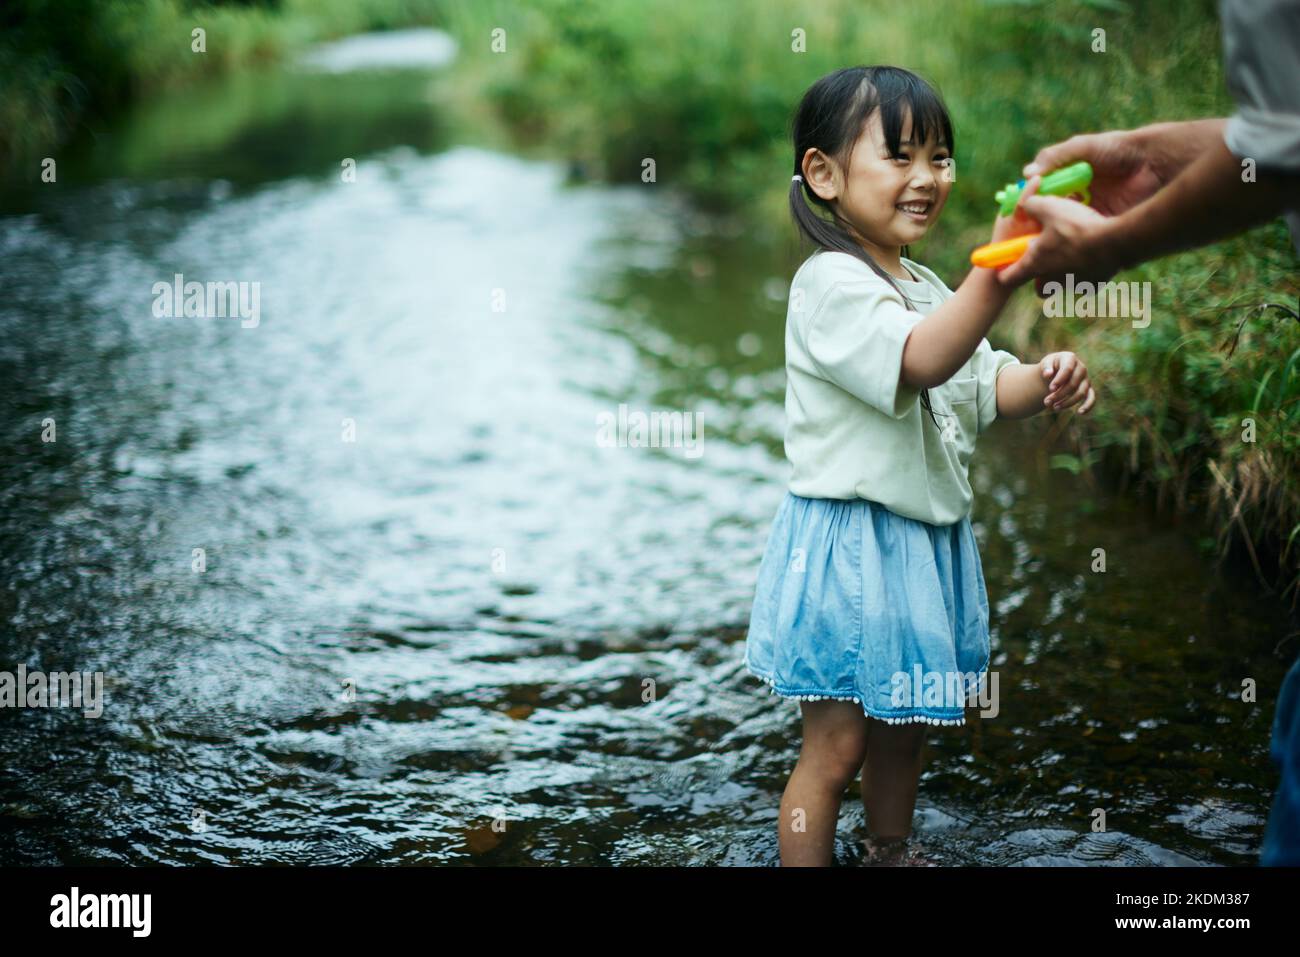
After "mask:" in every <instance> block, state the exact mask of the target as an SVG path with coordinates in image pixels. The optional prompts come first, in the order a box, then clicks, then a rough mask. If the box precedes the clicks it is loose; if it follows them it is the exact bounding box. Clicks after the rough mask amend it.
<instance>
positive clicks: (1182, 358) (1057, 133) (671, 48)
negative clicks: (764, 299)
mask: <svg viewBox="0 0 1300 957" xmlns="http://www.w3.org/2000/svg"><path fill="white" fill-rule="evenodd" d="M441 6H442V10H443V16H442V25H443V26H445V27H446V28H447V29H449V30H450V31H451V32H452V33H453V34H454V35H455V36H456V38H457V40H458V41H460V43H461V45H462V50H463V51H464V52H463V59H462V62H461V63H460V64H459V83H460V86H459V91H458V96H459V98H460V99H461V101H462V103H464V102H481V105H482V107H483V108H484V109H489V108H490V109H492V110H493V111H495V112H496V114H497V115H499V116H500V117H501V118H502V119H503V120H504V121H505V123H507V124H508V125H509V126H510V127H511V128H512V129H514V130H515V131H516V132H517V134H518V136H519V137H520V142H521V143H525V144H528V145H531V146H532V147H534V148H536V149H540V150H542V151H545V152H549V153H551V154H553V155H558V156H564V157H567V158H570V159H572V160H574V161H575V162H576V163H579V164H581V167H582V168H586V169H588V170H591V171H593V172H594V173H595V174H596V175H599V176H602V177H604V178H608V179H610V180H614V181H627V182H638V181H639V179H640V174H641V169H642V160H643V159H644V158H645V157H653V158H654V159H655V161H656V166H657V178H658V183H657V184H656V185H658V186H661V187H665V186H666V187H674V188H680V189H683V190H686V191H688V192H689V194H690V195H691V196H692V198H693V199H694V200H695V201H696V202H698V203H700V204H702V205H704V206H706V207H709V208H714V209H718V210H729V211H739V212H740V213H741V214H742V215H743V216H744V217H745V219H746V220H747V223H748V225H749V227H750V228H751V229H752V230H753V231H754V232H755V233H758V234H762V235H766V236H770V237H772V239H773V241H774V242H782V243H787V244H789V246H790V248H791V256H792V265H793V263H794V262H797V258H801V255H802V254H801V253H799V252H798V250H797V248H796V247H795V246H794V243H793V240H792V227H791V226H790V224H789V216H788V212H787V209H786V201H787V195H788V194H787V188H788V185H789V176H790V173H791V170H792V165H793V156H792V147H791V144H790V142H789V139H788V132H787V131H788V123H789V120H790V116H791V112H792V110H793V108H794V106H795V104H796V103H797V101H798V98H799V96H800V95H801V94H802V92H803V90H804V89H806V88H807V86H808V85H809V84H810V83H812V82H813V81H814V80H815V79H816V78H817V77H819V76H821V75H823V74H825V73H827V72H830V71H831V70H834V69H838V68H840V67H842V66H846V65H852V64H859V63H896V64H899V65H902V66H907V67H909V68H911V69H914V70H917V71H918V72H921V73H922V74H923V75H925V76H927V77H928V78H930V79H931V80H932V81H934V82H935V83H936V84H937V85H938V86H939V88H940V89H941V91H942V92H943V94H944V96H945V98H946V100H947V102H948V105H949V107H950V109H951V111H952V114H953V118H954V122H955V126H956V139H957V149H956V157H957V169H958V182H957V184H956V186H955V187H954V191H953V194H952V196H951V198H950V200H949V203H948V206H947V210H946V212H945V213H944V217H943V220H942V221H941V222H940V223H939V224H938V225H937V226H936V228H935V230H934V232H933V234H932V236H931V237H930V238H928V239H927V241H926V243H925V244H924V245H923V246H919V247H917V248H915V249H913V254H914V255H915V256H916V257H917V258H919V259H921V260H922V261H924V262H926V263H927V264H929V265H931V266H933V267H934V268H935V269H936V270H937V271H938V272H939V273H940V275H942V276H944V277H945V279H946V280H947V281H948V283H949V285H953V286H955V285H956V284H957V283H958V282H960V280H961V278H962V276H963V275H964V274H965V272H966V270H967V268H968V267H967V265H966V263H967V258H966V257H967V255H968V253H969V251H970V249H971V248H972V247H973V246H975V245H977V244H979V243H980V242H984V241H986V240H987V236H988V232H989V227H990V224H991V221H992V215H993V206H992V204H991V200H990V197H991V196H992V193H993V191H994V190H995V189H997V188H998V187H999V186H1000V185H1001V184H1002V183H1003V182H1005V181H1007V180H1012V179H1015V178H1016V177H1017V176H1018V171H1019V169H1020V166H1021V165H1022V164H1023V163H1024V162H1026V161H1027V160H1028V159H1029V158H1031V157H1032V156H1033V154H1034V153H1035V152H1036V150H1037V149H1038V148H1039V147H1040V146H1042V145H1045V144H1047V143H1050V142H1054V141H1057V140H1059V139H1063V138H1065V137H1068V136H1069V135H1071V134H1072V133H1075V132H1081V131H1088V130H1099V129H1114V128H1129V127H1133V126H1139V125H1143V124H1145V123H1149V122H1154V121H1157V120H1175V119H1190V118H1195V117H1201V116H1223V115H1227V114H1229V113H1230V112H1231V111H1232V101H1231V99H1230V97H1229V96H1228V94H1227V92H1226V89H1225V87H1224V82H1223V75H1222V67H1221V46H1220V36H1219V30H1218V22H1217V18H1216V13H1215V5H1214V3H1213V2H1212V0H1194V2H1182V0H1150V2H1145V3H1141V4H1127V3H1122V2H1119V0H1095V2H1091V3H1084V2H1075V3H1071V2H1052V3H1036V2H1033V0H1019V2H988V0H985V2H981V0H951V2H943V3H937V2H936V3H914V4H892V5H878V4H870V5H868V4H863V3H861V2H860V0H820V2H818V3H815V4H811V3H803V2H781V0H770V2H746V3H735V4H730V3H704V4H701V3H697V2H694V0H665V2H660V3H654V4H648V3H642V2H637V0H599V2H597V0H537V2H535V3H532V4H529V5H527V8H524V6H523V5H521V4H517V3H508V2H500V0H495V2H494V0H475V2H457V0H444V2H443V3H442V4H441ZM497 28H501V29H503V30H504V31H505V34H504V37H505V42H506V47H505V50H504V52H494V51H493V50H492V49H491V37H492V31H493V30H494V29H497ZM1098 29H1100V30H1104V31H1105V50H1104V51H1100V50H1094V49H1093V47H1094V43H1095V40H1096V39H1097V37H1098V36H1099V35H1098V34H1096V33H1094V31H1095V30H1098ZM796 30H801V31H803V33H802V36H803V37H804V39H805V44H806V46H805V51H804V52H794V51H793V50H792V43H793V42H794V38H795V34H794V31H796ZM1296 266H1297V260H1296V256H1295V253H1294V250H1293V249H1292V248H1291V245H1290V242H1289V240H1288V239H1287V235H1286V230H1285V227H1284V226H1283V225H1282V224H1281V222H1280V221H1279V222H1276V223H1274V224H1270V225H1268V226H1266V227H1262V228H1260V229H1257V230H1255V231H1253V232H1251V233H1249V234H1247V235H1245V236H1243V237H1240V238H1238V239H1235V240H1232V241H1229V242H1226V243H1222V244H1219V245H1217V246H1215V247H1213V248H1210V249H1207V250H1202V251H1197V252H1193V253H1188V254H1184V255H1180V256H1176V257H1170V258H1167V259H1164V260H1161V261H1159V262H1156V263H1151V264H1148V265H1146V266H1144V267H1142V268H1140V269H1138V270H1134V271H1133V272H1131V273H1126V274H1124V275H1123V276H1121V277H1117V278H1120V279H1125V280H1137V281H1149V282H1150V283H1151V299H1152V301H1151V322H1150V325H1149V326H1147V327H1146V328H1134V327H1133V326H1132V325H1131V322H1130V320H1128V319H1115V318H1112V319H1092V320H1089V319H1072V320H1071V319H1046V318H1045V317H1044V316H1043V314H1042V311H1041V307H1040V305H1039V302H1038V300H1037V298H1036V297H1034V295H1033V293H1032V291H1030V290H1024V291H1022V292H1021V293H1019V295H1018V298H1017V300H1016V301H1015V304H1014V307H1013V308H1012V309H1011V310H1010V313H1009V315H1008V317H1007V318H1006V319H1004V320H1003V321H1002V322H1001V323H1000V324H999V326H998V327H997V328H996V329H995V332H994V334H993V338H994V339H995V340H998V341H1000V342H1001V343H1003V344H1006V345H1007V346H1008V347H1011V348H1014V349H1016V350H1017V351H1018V352H1019V353H1020V354H1022V355H1027V356H1030V357H1032V356H1036V355H1040V354H1042V352H1043V351H1046V350H1049V349H1055V348H1073V349H1075V350H1076V351H1078V352H1079V353H1080V354H1081V355H1083V356H1084V357H1085V359H1086V360H1087V362H1088V363H1089V366H1090V368H1091V369H1092V370H1093V371H1094V374H1095V378H1096V379H1097V381H1098V382H1099V384H1100V385H1101V387H1102V389H1103V390H1104V391H1103V392H1102V394H1101V397H1100V399H1101V401H1100V403H1099V405H1098V406H1097V408H1096V409H1095V415H1094V416H1090V417H1086V418H1085V419H1080V418H1078V417H1077V416H1075V415H1073V413H1071V414H1069V415H1068V416H1063V417H1061V420H1062V421H1061V422H1060V423H1059V427H1058V426H1054V427H1053V429H1054V434H1053V441H1054V451H1055V453H1056V454H1055V456H1054V457H1053V459H1052V461H1053V464H1055V465H1056V466H1058V467H1062V468H1068V469H1071V470H1075V471H1078V470H1081V469H1090V468H1100V469H1103V470H1105V471H1107V472H1109V473H1111V475H1112V477H1114V478H1117V479H1118V480H1120V481H1121V482H1123V483H1124V484H1126V485H1129V486H1130V487H1131V488H1132V489H1133V490H1134V491H1135V492H1138V491H1140V492H1141V493H1143V494H1149V495H1151V496H1152V497H1154V498H1155V499H1156V500H1157V501H1158V502H1159V503H1160V504H1161V505H1162V506H1164V507H1167V508H1168V509H1170V512H1171V514H1187V515H1190V516H1198V515H1200V514H1202V513H1204V514H1205V515H1206V516H1207V517H1208V521H1209V522H1210V526H1209V530H1210V532H1212V533H1214V534H1213V535H1212V536H1211V537H1213V538H1216V539H1217V549H1218V550H1219V552H1220V553H1221V554H1225V555H1226V554H1229V553H1231V552H1232V551H1233V550H1234V549H1240V550H1241V552H1242V554H1243V555H1246V556H1248V558H1249V560H1250V561H1251V562H1253V563H1254V564H1255V566H1256V567H1257V568H1258V571H1259V574H1260V577H1261V579H1262V580H1264V581H1267V582H1269V583H1271V585H1272V586H1273V587H1277V588H1281V589H1290V591H1291V593H1292V597H1293V598H1294V596H1295V594H1296V592H1297V591H1300V590H1298V589H1296V587H1295V586H1296V584H1297V582H1298V581H1300V578H1298V572H1300V428H1297V426H1298V425H1300V323H1298V322H1297V321H1296V320H1295V319H1293V318H1292V317H1291V316H1289V315H1287V314H1286V313H1285V312H1284V311H1282V310H1280V309H1275V308H1270V309H1263V310H1261V309H1260V308H1258V306H1259V304H1263V303H1282V304H1285V305H1287V306H1288V307H1289V308H1290V309H1293V310H1294V309H1295V307H1296V294H1297V288H1298V287H1297V281H1296ZM1243 320H1244V324H1243ZM1247 419H1249V420H1252V421H1253V423H1254V435H1253V441H1247V440H1245V439H1249V438H1252V436H1251V435H1250V433H1249V432H1248V431H1247V430H1248V426H1247V425H1243V420H1247ZM1031 427H1035V428H1037V427H1039V425H1038V424H1035V425H1033V426H1031ZM1243 436H1244V438H1243Z"/></svg>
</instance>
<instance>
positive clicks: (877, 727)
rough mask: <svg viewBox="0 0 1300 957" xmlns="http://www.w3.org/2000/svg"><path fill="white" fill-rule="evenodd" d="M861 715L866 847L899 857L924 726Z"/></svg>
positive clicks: (884, 857)
mask: <svg viewBox="0 0 1300 957" xmlns="http://www.w3.org/2000/svg"><path fill="white" fill-rule="evenodd" d="M867 720H868V723H869V733H868V737H867V754H866V760H865V761H864V762H863V765H862V808H863V810H864V811H865V812H866V817H867V853H868V857H869V858H879V859H881V861H882V862H885V863H888V862H890V861H891V860H892V859H893V858H899V859H901V857H902V854H903V852H904V850H905V848H906V842H907V838H908V837H909V836H910V835H911V833H912V814H913V812H914V811H915V810H916V788H917V784H918V782H919V781H920V780H921V765H922V762H923V757H924V755H923V752H924V748H925V732H926V727H927V726H926V725H924V724H887V723H885V722H884V721H877V720H876V719H875V718H868V719H867ZM873 862H874V861H873Z"/></svg>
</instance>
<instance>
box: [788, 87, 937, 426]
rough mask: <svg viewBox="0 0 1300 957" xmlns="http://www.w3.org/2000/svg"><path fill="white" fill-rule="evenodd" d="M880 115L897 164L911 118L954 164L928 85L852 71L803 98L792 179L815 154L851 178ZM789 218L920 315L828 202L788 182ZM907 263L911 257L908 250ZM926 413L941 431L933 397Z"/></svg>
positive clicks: (794, 130) (916, 132) (924, 401)
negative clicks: (871, 123)
mask: <svg viewBox="0 0 1300 957" xmlns="http://www.w3.org/2000/svg"><path fill="white" fill-rule="evenodd" d="M877 109H878V110H880V125H881V127H882V129H883V130H884V133H885V143H886V145H887V146H888V148H889V153H890V155H891V156H897V155H898V154H899V140H900V139H901V138H902V135H903V123H904V121H905V120H906V118H907V115H908V114H909V113H910V114H911V117H912V140H913V142H917V143H921V142H924V141H925V140H927V139H928V138H929V136H930V133H931V131H933V132H934V133H935V136H936V139H939V140H940V141H942V142H943V143H945V144H947V147H948V155H949V156H950V157H955V156H956V143H955V142H954V140H953V135H952V121H951V120H950V119H949V117H948V108H947V107H946V106H944V103H943V99H942V98H941V97H940V96H939V94H938V93H937V92H936V91H935V90H934V88H933V87H931V86H930V84H928V83H926V81H925V80H923V79H921V78H920V77H919V76H917V75H916V74H915V73H912V72H911V71H910V70H904V69H902V68H901V67H896V66H852V67H845V68H844V69H843V70H836V71H835V72H834V73H830V74H827V75H826V76H824V77H822V78H821V79H820V80H818V81H817V82H816V83H814V84H813V85H812V86H811V87H809V88H808V92H806V93H805V94H804V95H803V99H802V100H801V101H800V103H799V108H798V110H796V111H795V115H794V120H793V122H792V123H791V130H790V132H791V135H792V137H793V139H794V172H795V173H798V174H802V173H803V158H804V155H805V154H806V153H807V152H808V150H809V149H811V148H813V147H816V148H817V149H819V150H821V151H822V152H823V153H825V154H826V155H827V156H829V157H831V158H832V159H834V160H835V161H836V162H837V163H839V164H840V167H841V168H842V169H843V170H844V171H845V172H846V173H847V171H848V169H849V162H850V159H851V157H852V153H853V146H854V144H855V143H857V141H858V137H859V136H861V135H862V133H863V131H864V130H865V128H866V124H867V120H868V119H869V118H870V117H871V114H872V113H873V112H874V111H876V110H877ZM801 192H802V194H803V195H802V196H801V195H800V193H801ZM805 198H806V199H807V202H805V201H804V199H805ZM808 203H812V204H813V205H814V206H818V207H820V208H822V209H824V210H826V211H827V213H829V214H830V218H829V219H827V218H824V217H822V216H819V215H817V214H816V213H814V212H813V210H812V209H811V208H810V207H809V206H808ZM790 215H791V216H793V217H794V223H795V226H796V227H798V229H799V232H800V233H801V234H803V236H805V237H806V238H808V239H810V240H811V241H812V242H813V243H814V244H815V245H817V246H819V247H821V248H822V249H825V250H829V251H833V252H842V253H848V254H849V255H850V256H856V257H857V258H858V259H861V260H862V261H863V262H864V263H866V264H867V265H868V266H870V267H871V270H872V271H873V272H874V273H875V274H876V275H877V276H879V277H880V278H881V279H883V280H885V282H887V283H889V285H890V286H892V287H893V288H894V290H895V291H896V292H897V293H898V294H899V295H900V296H902V297H903V302H904V303H906V305H907V308H908V309H911V310H912V311H916V306H915V305H913V303H912V300H911V299H910V298H908V295H907V293H905V292H904V291H903V290H902V287H900V286H899V285H898V283H897V282H896V281H895V279H894V277H893V276H891V275H890V274H889V273H888V272H886V271H885V270H884V268H883V267H881V265H880V264H879V263H878V262H876V261H875V259H873V258H872V257H871V254H870V253H868V252H867V251H866V249H864V248H863V247H862V245H861V244H860V243H858V242H857V241H856V240H855V239H854V238H853V234H852V232H850V227H849V223H848V222H847V220H845V219H844V217H842V216H841V215H840V214H839V212H838V211H837V210H836V208H835V205H834V204H833V203H831V202H828V201H827V200H824V199H822V198H821V197H820V196H818V195H817V194H816V193H814V192H813V191H812V190H811V189H809V188H808V184H807V183H805V182H802V181H801V180H794V179H792V180H791V181H790ZM903 255H904V256H906V255H907V247H906V246H904V247H903ZM921 405H922V406H924V407H925V411H926V412H928V413H929V414H930V420H931V421H932V422H934V424H935V425H936V426H937V425H938V424H939V420H938V419H936V418H935V417H934V410H933V409H932V408H931V407H930V390H929V389H922V390H921Z"/></svg>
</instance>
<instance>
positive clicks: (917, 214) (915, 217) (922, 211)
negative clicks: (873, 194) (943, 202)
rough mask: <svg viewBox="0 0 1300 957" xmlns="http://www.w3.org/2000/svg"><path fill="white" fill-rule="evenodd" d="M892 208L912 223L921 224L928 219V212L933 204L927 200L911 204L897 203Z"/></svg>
mask: <svg viewBox="0 0 1300 957" xmlns="http://www.w3.org/2000/svg"><path fill="white" fill-rule="evenodd" d="M894 208H895V209H896V210H898V211H899V212H900V213H902V214H903V215H904V216H906V217H907V218H908V219H910V220H911V221H912V222H914V223H923V222H925V221H926V220H927V219H929V218H930V210H931V209H933V208H934V203H932V202H930V201H929V200H918V201H916V202H911V203H898V204H896V205H895V206H894Z"/></svg>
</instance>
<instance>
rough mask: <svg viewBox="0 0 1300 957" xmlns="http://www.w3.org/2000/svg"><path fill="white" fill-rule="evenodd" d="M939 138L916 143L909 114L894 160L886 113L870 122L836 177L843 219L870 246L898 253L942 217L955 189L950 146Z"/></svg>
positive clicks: (932, 135)
mask: <svg viewBox="0 0 1300 957" xmlns="http://www.w3.org/2000/svg"><path fill="white" fill-rule="evenodd" d="M937 135H939V134H938V133H937V132H936V131H935V130H933V129H932V130H930V137H929V139H927V140H926V141H925V142H924V143H914V142H912V121H911V117H910V116H908V117H907V118H906V119H905V120H904V122H903V129H902V135H901V137H900V140H899V144H898V151H899V152H898V155H897V156H891V155H889V147H888V146H886V144H885V133H884V129H883V128H882V126H881V124H880V111H879V110H876V111H875V112H873V113H872V114H871V116H870V117H869V118H868V122H867V126H866V129H864V130H863V133H862V135H861V136H859V137H858V141H857V143H855V144H854V146H853V152H852V155H851V157H850V160H849V166H848V170H847V172H844V171H837V172H836V174H835V177H834V179H835V184H836V186H837V187H838V189H837V190H836V192H837V196H836V197H835V198H836V199H837V201H838V210H839V213H840V215H841V216H843V217H844V218H845V219H847V220H848V221H849V222H850V223H851V224H852V225H853V226H854V227H855V228H856V229H857V231H858V232H859V233H860V234H861V236H862V238H864V239H865V240H867V241H868V243H869V244H870V245H872V246H875V247H878V248H880V249H885V250H893V253H894V255H897V251H898V250H897V247H900V246H904V245H906V244H908V243H914V242H916V241H917V240H919V239H921V238H922V237H923V236H924V235H925V234H926V232H927V231H928V230H929V228H930V226H931V225H932V224H933V223H934V222H935V220H937V219H938V218H939V212H940V210H942V209H943V204H944V202H945V201H946V200H947V199H948V191H949V190H950V189H951V188H952V170H951V169H950V167H949V157H950V155H951V154H950V153H949V151H948V146H947V144H946V143H942V142H939V141H938V140H937V139H936V136H937ZM826 198H830V197H826ZM891 258H892V257H891Z"/></svg>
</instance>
